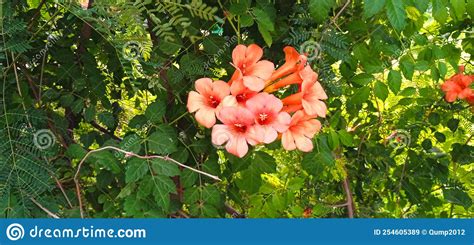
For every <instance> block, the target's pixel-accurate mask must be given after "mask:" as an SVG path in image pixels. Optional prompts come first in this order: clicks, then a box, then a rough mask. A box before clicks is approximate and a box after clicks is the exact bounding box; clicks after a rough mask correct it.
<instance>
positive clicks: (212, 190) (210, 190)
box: [202, 185, 221, 206]
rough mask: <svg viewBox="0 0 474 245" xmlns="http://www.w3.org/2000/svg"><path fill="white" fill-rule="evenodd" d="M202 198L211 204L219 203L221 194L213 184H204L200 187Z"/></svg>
mask: <svg viewBox="0 0 474 245" xmlns="http://www.w3.org/2000/svg"><path fill="white" fill-rule="evenodd" d="M202 199H203V201H204V203H207V204H212V205H215V206H217V205H219V204H220V202H221V194H220V192H219V189H217V188H216V187H215V186H213V185H209V186H206V187H204V188H202Z"/></svg>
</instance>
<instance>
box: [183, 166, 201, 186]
mask: <svg viewBox="0 0 474 245" xmlns="http://www.w3.org/2000/svg"><path fill="white" fill-rule="evenodd" d="M198 177H199V176H198V174H197V173H196V172H194V171H192V170H189V169H184V170H183V172H182V173H181V178H180V180H181V185H182V186H183V188H187V187H190V186H193V185H194V183H196V180H197V179H198Z"/></svg>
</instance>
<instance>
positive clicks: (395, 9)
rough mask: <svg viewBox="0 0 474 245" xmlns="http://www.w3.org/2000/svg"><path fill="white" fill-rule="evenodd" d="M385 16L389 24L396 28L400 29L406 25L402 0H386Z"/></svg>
mask: <svg viewBox="0 0 474 245" xmlns="http://www.w3.org/2000/svg"><path fill="white" fill-rule="evenodd" d="M385 10H386V11H387V18H388V20H389V21H390V24H392V26H393V27H394V28H395V29H396V30H398V31H402V30H403V29H404V28H405V26H406V17H407V16H406V13H405V4H404V3H403V1H402V0H387V4H386V5H385Z"/></svg>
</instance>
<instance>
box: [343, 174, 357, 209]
mask: <svg viewBox="0 0 474 245" xmlns="http://www.w3.org/2000/svg"><path fill="white" fill-rule="evenodd" d="M342 185H343V187H344V192H346V198H347V212H348V215H349V218H354V200H353V199H352V193H351V188H350V187H349V178H348V177H346V178H345V179H344V182H343V183H342Z"/></svg>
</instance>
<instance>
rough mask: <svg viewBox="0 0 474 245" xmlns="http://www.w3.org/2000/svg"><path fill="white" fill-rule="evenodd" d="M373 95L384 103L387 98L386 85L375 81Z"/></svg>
mask: <svg viewBox="0 0 474 245" xmlns="http://www.w3.org/2000/svg"><path fill="white" fill-rule="evenodd" d="M374 94H375V96H377V98H379V99H381V100H383V101H385V100H386V99H387V97H388V88H387V85H385V83H382V82H381V81H376V82H375V85H374Z"/></svg>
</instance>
